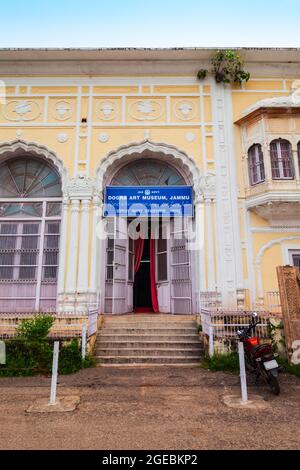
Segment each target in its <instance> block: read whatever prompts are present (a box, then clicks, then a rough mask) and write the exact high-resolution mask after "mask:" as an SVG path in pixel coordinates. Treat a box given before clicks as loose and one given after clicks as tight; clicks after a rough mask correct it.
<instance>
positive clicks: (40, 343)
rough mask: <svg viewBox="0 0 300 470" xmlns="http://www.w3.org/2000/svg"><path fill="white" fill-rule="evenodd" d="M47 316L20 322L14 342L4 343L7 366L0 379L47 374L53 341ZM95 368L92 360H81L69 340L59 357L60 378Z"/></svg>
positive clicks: (75, 345)
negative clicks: (88, 368) (50, 336)
mask: <svg viewBox="0 0 300 470" xmlns="http://www.w3.org/2000/svg"><path fill="white" fill-rule="evenodd" d="M53 321H54V320H53V318H52V317H50V316H46V315H45V316H36V317H34V318H33V319H30V320H23V321H22V322H21V324H20V326H19V327H18V330H17V335H16V338H15V339H13V340H11V341H7V342H6V364H5V365H0V377H17V376H33V375H37V374H46V375H48V374H50V373H51V370H52V360H53V341H50V340H49V339H47V335H48V333H49V331H50V328H51V326H52V324H53ZM93 365H94V360H93V358H91V357H89V356H87V357H86V359H84V360H82V357H81V347H80V342H79V341H78V340H77V339H76V340H72V341H71V342H69V343H67V344H66V345H63V346H62V347H61V350H60V353H59V365H58V371H59V374H72V373H75V372H77V371H79V370H80V369H82V368H86V367H91V366H93Z"/></svg>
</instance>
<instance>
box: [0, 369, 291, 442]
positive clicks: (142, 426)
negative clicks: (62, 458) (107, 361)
mask: <svg viewBox="0 0 300 470" xmlns="http://www.w3.org/2000/svg"><path fill="white" fill-rule="evenodd" d="M280 381H281V387H282V393H281V395H280V396H279V397H275V396H273V395H272V394H271V393H270V392H269V390H268V388H267V387H266V386H265V385H264V384H263V383H261V384H260V385H259V386H254V384H253V383H252V384H251V381H250V386H249V391H250V393H255V394H258V395H260V396H261V397H263V399H264V400H265V402H266V405H267V407H266V409H265V410H246V409H243V410H240V409H232V408H228V407H227V406H226V405H224V403H223V401H222V398H223V397H224V395H230V394H235V393H239V378H238V376H236V375H233V374H229V373H212V372H210V371H206V370H202V369H200V368H147V369H145V368H137V369H134V368H126V369H123V368H120V369H119V368H95V369H89V370H85V371H81V372H80V373H78V374H76V375H73V376H65V377H60V383H59V386H58V395H59V396H68V395H79V396H80V397H81V402H80V405H79V407H78V408H77V410H76V411H75V412H72V413H64V414H57V413H54V414H28V413H26V411H25V410H26V409H27V408H28V406H29V405H31V404H32V403H33V401H34V400H35V399H37V398H42V397H47V396H48V394H49V385H50V379H49V378H43V377H38V378H13V379H11V378H9V379H6V378H5V379H0V422H1V426H0V449H22V450H29V449H78V450H82V449H97V450H131V449H134V450H150V449H153V450H158V449H161V450H171V449H172V450H175V449H178V450H182V449H185V450H192V449H199V450H200V449H300V379H297V378H296V377H292V376H288V375H281V377H280Z"/></svg>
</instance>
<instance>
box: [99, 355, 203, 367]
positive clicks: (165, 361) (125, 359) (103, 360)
mask: <svg viewBox="0 0 300 470" xmlns="http://www.w3.org/2000/svg"><path fill="white" fill-rule="evenodd" d="M96 360H97V361H98V363H99V365H101V364H113V365H119V364H160V365H174V364H182V365H183V364H185V365H186V364H189V365H197V364H199V362H200V358H199V357H197V356H173V355H172V356H119V357H115V356H96Z"/></svg>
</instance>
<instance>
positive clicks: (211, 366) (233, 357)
mask: <svg viewBox="0 0 300 470" xmlns="http://www.w3.org/2000/svg"><path fill="white" fill-rule="evenodd" d="M201 367H203V368H204V369H208V370H211V371H214V372H217V371H228V372H238V371H239V357H238V354H236V353H230V354H214V355H213V356H212V357H205V358H204V359H203V360H202V362H201Z"/></svg>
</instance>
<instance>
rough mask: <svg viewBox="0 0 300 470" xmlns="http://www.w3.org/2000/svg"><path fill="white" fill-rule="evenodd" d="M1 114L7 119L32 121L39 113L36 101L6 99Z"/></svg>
mask: <svg viewBox="0 0 300 470" xmlns="http://www.w3.org/2000/svg"><path fill="white" fill-rule="evenodd" d="M2 114H3V116H4V118H5V119H7V120H8V121H34V120H35V119H37V118H38V117H39V116H40V114H41V109H40V106H39V104H38V103H36V102H35V101H31V100H23V101H20V100H13V101H8V102H7V104H6V106H5V108H4V111H3V113H2Z"/></svg>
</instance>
